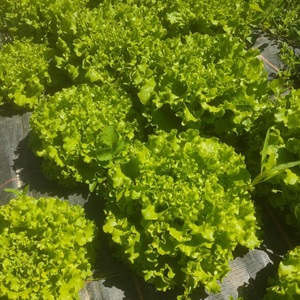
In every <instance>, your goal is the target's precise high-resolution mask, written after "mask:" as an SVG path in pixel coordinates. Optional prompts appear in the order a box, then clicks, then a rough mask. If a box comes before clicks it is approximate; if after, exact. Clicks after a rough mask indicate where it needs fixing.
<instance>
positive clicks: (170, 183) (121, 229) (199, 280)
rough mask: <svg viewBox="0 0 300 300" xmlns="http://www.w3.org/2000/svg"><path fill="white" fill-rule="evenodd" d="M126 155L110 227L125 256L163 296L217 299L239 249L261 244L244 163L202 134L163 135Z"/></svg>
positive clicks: (117, 174)
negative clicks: (200, 293)
mask: <svg viewBox="0 0 300 300" xmlns="http://www.w3.org/2000/svg"><path fill="white" fill-rule="evenodd" d="M123 155H124V156H125V157H126V162H125V163H124V162H123V163H117V164H116V165H115V166H112V168H111V169H110V170H109V197H108V199H107V206H106V223H105V225H104V231H105V232H107V233H109V234H110V235H111V236H112V240H113V242H114V244H115V245H116V250H117V253H118V255H119V256H120V257H121V258H122V259H123V260H124V261H127V262H130V263H131V264H132V266H133V268H134V269H135V270H136V271H137V272H138V273H139V274H141V275H142V276H144V278H145V280H146V281H148V282H151V283H153V284H155V286H156V288H157V289H159V290H163V291H165V290H167V289H169V288H173V287H174V286H182V288H183V289H184V295H185V296H186V297H188V295H189V294H190V292H191V291H192V290H193V289H194V288H196V287H198V286H199V285H201V284H203V285H204V286H205V288H206V289H207V290H208V291H210V292H217V291H218V290H219V285H218V281H219V280H221V279H222V278H223V277H224V276H225V275H226V274H227V272H228V270H229V267H228V262H229V261H230V260H231V259H233V253H232V252H233V250H234V249H235V248H236V246H237V245H238V244H240V245H243V246H245V247H248V248H250V249H252V248H254V247H256V246H257V245H258V244H259V241H258V239H257V237H256V230H257V229H258V226H257V225H256V219H255V212H254V207H253V203H252V201H251V199H250V195H249V193H248V191H247V189H248V186H249V184H250V175H249V173H248V172H247V171H246V169H245V165H244V162H243V157H241V156H239V155H238V154H236V153H235V152H234V150H233V148H231V147H229V146H227V145H226V144H221V143H220V142H219V141H218V140H217V139H215V138H210V139H206V138H203V137H200V136H199V133H198V131H196V130H188V131H186V132H182V133H181V134H180V135H177V132H176V131H174V130H173V131H171V132H170V133H169V134H168V133H165V132H159V133H158V134H157V135H152V136H150V137H149V141H148V143H147V144H146V145H144V144H142V143H140V142H138V141H136V142H135V143H134V145H133V146H132V147H131V148H129V149H128V151H127V152H126V153H123Z"/></svg>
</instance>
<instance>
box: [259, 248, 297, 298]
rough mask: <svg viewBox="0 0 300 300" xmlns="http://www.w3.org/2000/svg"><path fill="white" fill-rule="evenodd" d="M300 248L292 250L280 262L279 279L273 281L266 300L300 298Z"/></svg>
mask: <svg viewBox="0 0 300 300" xmlns="http://www.w3.org/2000/svg"><path fill="white" fill-rule="evenodd" d="M299 268H300V247H299V246H298V247H296V248H294V249H293V250H291V251H290V252H289V253H288V254H287V255H286V257H285V258H284V259H283V261H282V262H280V264H279V267H278V277H276V278H273V279H272V280H271V284H272V285H271V286H270V287H269V288H268V289H267V294H266V296H265V297H264V300H295V299H298V298H299V297H300V276H299Z"/></svg>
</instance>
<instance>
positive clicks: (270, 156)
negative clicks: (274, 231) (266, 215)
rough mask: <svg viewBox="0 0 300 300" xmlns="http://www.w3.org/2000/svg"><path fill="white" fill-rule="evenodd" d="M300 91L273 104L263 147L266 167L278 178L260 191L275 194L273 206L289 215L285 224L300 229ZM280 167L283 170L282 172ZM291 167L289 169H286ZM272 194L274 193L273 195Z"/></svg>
mask: <svg viewBox="0 0 300 300" xmlns="http://www.w3.org/2000/svg"><path fill="white" fill-rule="evenodd" d="M299 103H300V90H295V89H291V90H290V91H289V92H288V93H286V94H284V95H281V96H278V97H277V98H276V102H275V103H274V104H275V105H274V117H273V118H274V120H273V126H272V128H271V130H270V134H269V141H268V145H266V147H264V149H263V151H262V153H263V154H264V159H263V166H264V168H265V170H266V171H268V172H269V173H270V172H272V170H275V172H276V173H277V176H276V177H274V178H272V179H270V180H269V181H268V183H267V185H266V186H267V187H268V188H266V186H264V187H261V188H258V190H259V192H260V193H261V194H264V193H268V194H272V197H270V203H271V204H272V205H273V206H274V207H277V208H279V209H284V210H286V211H287V212H288V214H287V217H286V221H287V222H288V223H290V224H293V225H294V226H296V227H297V228H300V214H299V209H300V205H299V192H300V184H299V182H300V168H299V161H300V139H299V136H300V129H299V128H300V121H299V120H300V114H299V112H300V106H299ZM281 166H282V167H283V168H282V169H281ZM285 166H289V168H284V167H285ZM270 190H271V192H270Z"/></svg>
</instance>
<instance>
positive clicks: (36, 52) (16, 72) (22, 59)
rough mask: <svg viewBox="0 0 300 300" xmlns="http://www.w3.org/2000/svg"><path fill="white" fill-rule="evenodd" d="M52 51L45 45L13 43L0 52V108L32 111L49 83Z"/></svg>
mask: <svg viewBox="0 0 300 300" xmlns="http://www.w3.org/2000/svg"><path fill="white" fill-rule="evenodd" d="M50 58H51V50H50V49H49V48H48V47H47V46H46V45H45V44H34V43H32V42H30V41H28V40H23V41H14V42H13V43H9V44H5V45H4V46H3V47H2V48H1V49H0V105H1V104H4V103H10V104H13V105H17V106H18V107H22V108H30V109H31V108H33V107H34V106H35V105H36V103H37V102H38V100H39V98H40V97H41V96H42V95H43V93H44V91H45V88H46V86H47V85H49V84H50V82H51V78H50V75H49V73H48V67H49V59H50Z"/></svg>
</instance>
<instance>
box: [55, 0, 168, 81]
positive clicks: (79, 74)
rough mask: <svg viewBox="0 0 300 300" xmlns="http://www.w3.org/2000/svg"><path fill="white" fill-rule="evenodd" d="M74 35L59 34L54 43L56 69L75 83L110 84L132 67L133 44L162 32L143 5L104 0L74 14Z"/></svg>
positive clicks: (156, 20) (156, 18)
mask: <svg viewBox="0 0 300 300" xmlns="http://www.w3.org/2000/svg"><path fill="white" fill-rule="evenodd" d="M74 26H75V27H76V31H75V33H72V34H70V33H68V32H66V33H65V32H63V33H61V34H60V35H59V38H58V40H57V43H56V48H57V56H56V64H57V67H59V68H61V69H64V70H66V71H67V73H68V74H69V77H70V78H72V80H75V79H76V80H75V82H78V81H80V82H114V81H119V80H120V77H121V76H122V74H123V73H124V72H125V73H126V72H127V69H128V68H129V67H130V66H131V65H132V64H135V61H136V59H137V58H136V53H135V52H134V53H132V52H133V51H132V50H131V48H132V47H133V45H138V47H142V45H143V44H144V43H145V42H146V41H149V40H151V41H152V42H153V41H155V40H156V39H158V40H159V39H161V38H163V37H164V35H165V29H164V28H163V26H162V25H161V24H160V21H159V19H158V17H157V16H156V15H154V14H153V13H152V12H151V11H150V10H148V9H146V8H145V7H144V6H141V7H137V6H136V5H127V4H125V3H116V4H114V5H112V4H111V3H110V1H105V2H104V3H103V4H102V5H100V6H99V7H97V8H95V9H94V10H87V11H85V12H84V13H82V14H78V15H77V17H76V22H74Z"/></svg>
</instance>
